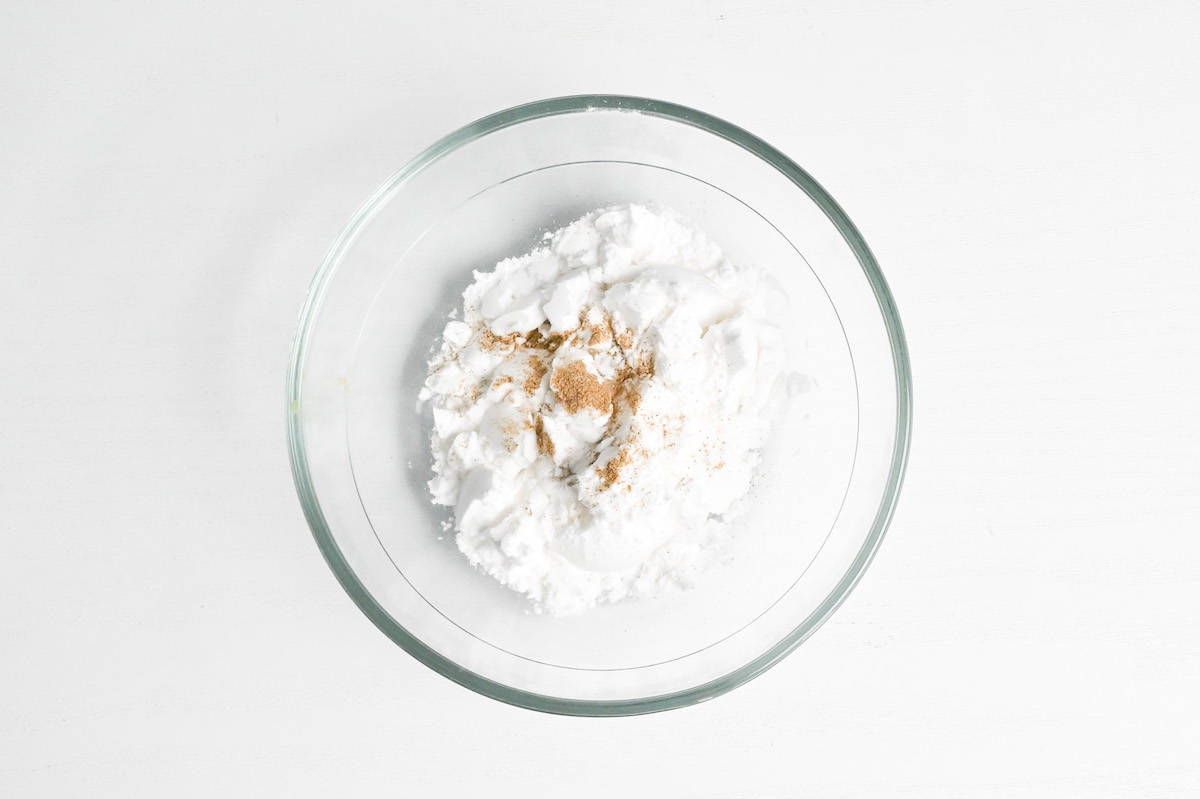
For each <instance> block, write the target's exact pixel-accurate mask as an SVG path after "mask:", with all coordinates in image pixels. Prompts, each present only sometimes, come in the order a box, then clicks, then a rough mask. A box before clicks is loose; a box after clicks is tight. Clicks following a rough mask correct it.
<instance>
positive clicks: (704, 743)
mask: <svg viewBox="0 0 1200 799" xmlns="http://www.w3.org/2000/svg"><path fill="white" fill-rule="evenodd" d="M1198 30H1200V11H1198V6H1197V4H1195V3H1193V2H1177V3H1163V2H1160V3H1140V2H1129V3H1113V2H1105V3H1084V2H1079V3H1067V4H1063V3H1044V2H1017V3H1014V2H989V3H982V2H978V3H943V2H904V3H898V2H878V3H860V2H844V1H843V2H824V3H797V2H795V0H784V1H781V2H769V3H767V2H760V3H749V2H733V1H732V0H730V1H728V2H695V0H687V1H686V2H684V1H683V0H679V1H677V2H669V3H668V2H651V1H649V0H637V2H614V0H608V2H603V3H601V2H597V3H578V2H576V3H563V2H548V1H545V0H538V2H509V1H505V2H490V3H487V2H469V3H468V2H463V1H462V0H458V2H448V3H439V4H436V5H435V4H430V5H428V6H425V5H417V4H413V3H398V2H394V0H392V1H389V2H378V3H370V4H367V3H340V2H320V3H315V2H260V3H230V2H203V3H199V2H197V3H191V2H141V3H132V2H103V3H62V2H50V0H37V1H33V0H29V1H26V0H8V2H5V3H4V4H3V7H2V8H0V255H2V258H3V265H2V266H0V270H2V271H0V275H2V277H3V283H2V285H0V375H2V376H3V378H2V379H3V383H2V384H0V386H2V390H0V413H2V421H0V529H2V530H3V540H2V543H3V550H2V552H0V795H4V796H7V797H43V796H46V797H68V796H122V797H129V796H138V797H141V796H153V797H158V796H172V797H179V796H188V797H190V796H197V797H211V796H230V795H232V796H276V795H278V796H284V795H286V796H316V795H331V796H385V795H390V796H434V795H446V796H487V797H504V796H521V797H527V796H533V797H536V796H548V795H552V793H553V795H563V796H572V797H614V796H638V797H640V796H655V797H657V796H662V797H704V798H706V799H707V798H710V797H711V798H716V797H721V798H722V799H735V798H738V799H740V798H741V797H754V798H758V797H794V796H802V795H803V796H815V797H885V796H886V797H919V799H927V798H928V797H937V796H947V797H961V796H972V797H1011V796H1046V797H1109V796H1130V797H1153V796H1185V795H1192V796H1194V795H1196V794H1197V792H1198V791H1200V621H1198V619H1197V606H1198V604H1200V577H1198V576H1197V566H1198V565H1200V543H1198V538H1197V536H1198V534H1200V485H1198V481H1197V477H1198V471H1200V470H1198V468H1197V454H1198V452H1200V422H1198V420H1197V406H1198V405H1200V403H1198V402H1197V399H1196V396H1195V395H1196V392H1197V389H1198V388H1200V379H1198V378H1197V369H1198V368H1200V357H1198V356H1200V272H1198V269H1197V266H1198V261H1200V259H1198V256H1200V245H1198V244H1197V230H1196V228H1197V223H1198V222H1200V192H1198V188H1197V186H1198V185H1200V156H1198V155H1197V152H1198V147H1197V140H1198V139H1200V130H1198V127H1200V125H1198V121H1200V111H1198V103H1200V90H1198V76H1200V48H1198V47H1197V44H1196V34H1197V31H1198ZM578 92H619V93H631V94H640V95H646V96H651V97H658V98H661V99H667V100H673V101H676V102H681V103H684V104H688V105H693V106H695V107H697V108H700V109H703V110H706V111H709V112H711V113H714V114H717V115H718V116H721V117H724V118H726V119H729V120H732V121H734V122H736V123H738V124H741V125H743V126H744V127H746V128H748V129H750V130H751V131H753V132H755V133H757V134H759V135H761V136H762V137H764V138H765V139H767V140H768V141H770V142H772V143H773V144H775V145H776V146H778V147H779V148H780V149H782V150H784V151H785V152H787V153H789V154H790V155H792V156H793V157H794V158H795V159H796V160H797V161H799V162H800V163H801V164H802V165H803V166H805V167H806V168H808V169H809V170H811V171H812V173H813V174H814V175H815V176H816V177H817V179H818V180H820V181H821V182H822V183H823V184H824V185H825V186H826V187H827V188H828V189H829V190H830V191H831V192H832V193H833V195H834V196H835V197H837V198H838V200H839V201H840V202H841V203H842V204H843V205H844V206H845V208H846V209H847V211H848V212H849V214H850V216H851V217H852V218H853V219H854V220H855V221H856V222H857V223H858V225H859V227H860V228H861V229H862V231H863V233H864V235H865V236H866V238H867V240H868V241H869V242H870V243H871V245H872V247H873V248H874V251H875V253H876V255H877V256H878V258H879V261H880V262H881V264H882V265H883V268H884V271H885V273H886V275H887V277H888V279H889V281H890V282H891V286H892V288H893V291H894V292H895V295H896V300H897V303H898V305H899V308H900V311H901V315H902V317H903V319H904V323H905V325H906V328H907V331H908V335H909V343H910V345H911V349H912V358H913V368H914V374H915V386H916V392H915V394H916V423H915V430H914V443H913V449H912V460H911V465H910V468H909V472H908V479H907V483H906V486H905V489H904V493H903V496H902V497H901V502H900V507H899V511H898V513H897V516H896V519H895V522H894V524H893V526H892V529H891V532H890V533H889V535H888V537H887V539H886V540H885V542H884V546H883V548H882V550H881V552H880V554H879V557H878V558H877V560H876V561H875V563H874V565H873V566H872V568H871V569H870V571H869V572H868V573H867V576H866V578H865V579H864V581H863V582H862V584H861V586H860V587H859V588H858V589H857V591H856V592H855V593H854V594H853V595H852V596H851V598H850V600H849V601H848V602H847V603H846V605H845V606H844V607H843V608H842V609H841V611H839V612H838V614H837V615H836V616H835V617H834V618H833V620H832V621H831V622H830V623H829V624H828V625H826V626H825V627H824V628H823V629H822V630H821V631H820V632H819V633H818V634H817V635H816V636H815V637H814V638H813V639H811V640H810V641H809V642H808V643H806V644H805V645H804V646H802V647H801V648H800V649H799V650H798V651H797V652H796V653H794V654H793V655H792V656H791V657H789V658H788V659H786V660H785V661H784V662H783V663H781V664H780V665H778V666H777V667H775V668H774V669H773V670H772V671H770V672H768V673H767V674H766V675H764V676H762V677H760V678H759V679H757V680H755V681H753V682H752V683H750V684H748V685H746V686H744V687H742V688H740V689H738V690H736V691H734V692H733V693H731V694H729V695H727V696H724V697H722V698H720V699H717V700H714V701H712V702H709V703H706V704H703V705H701V706H697V707H692V708H688V709H684V710H677V711H673V712H670V713H666V714H660V715H656V716H649V717H641V718H629V719H610V720H590V719H571V718H557V717H551V716H545V715H540V714H536V713H532V712H528V711H523V710H518V709H515V708H510V707H507V706H504V705H501V704H499V703H497V702H494V701H491V700H487V699H483V698H481V697H478V696H475V695H474V694H472V693H470V692H468V691H466V690H465V689H462V688H460V687H458V686H456V685H454V684H452V683H450V682H449V681H447V680H445V679H443V678H441V677H439V676H437V675H436V674H434V673H433V672H431V671H428V670H426V669H425V668H424V667H423V666H421V665H419V664H418V663H417V662H416V661H414V660H413V659H411V658H410V657H409V656H407V655H406V654H405V653H404V652H402V651H401V650H400V649H398V648H397V647H396V646H394V645H393V644H392V643H390V642H389V641H388V640H387V639H386V638H385V637H384V636H383V635H381V634H380V633H378V632H377V631H376V630H375V629H374V628H373V627H372V626H371V624H370V623H369V622H368V621H367V620H366V619H365V618H364V617H363V616H362V615H361V614H360V613H359V612H358V610H357V609H356V608H355V607H354V606H353V604H352V603H351V602H350V600H349V599H348V598H347V597H346V596H345V595H344V594H343V592H342V589H341V588H340V587H339V586H338V584H337V582H336V581H335V580H334V578H333V577H332V575H331V574H330V573H329V571H328V569H327V568H326V566H325V564H324V562H323V561H322V560H321V557H320V555H319V554H318V552H317V549H316V547H315V545H314V544H313V542H312V540H311V537H310V535H309V532H308V530H307V528H306V526H305V524H304V521H303V518H302V516H301V514H300V511H299V507H298V503H297V501H296V499H295V496H294V494H293V490H292V485H291V479H290V476H289V473H288V468H287V458H286V455H285V449H284V423H283V410H284V402H283V387H284V380H283V378H284V371H285V368H286V360H287V355H288V348H289V343H290V338H291V335H292V330H293V325H294V323H295V319H296V315H297V312H298V309H299V307H300V304H301V301H302V300H303V298H304V294H305V290H306V287H307V284H308V281H309V278H310V276H311V275H312V273H313V271H314V270H315V268H316V266H317V265H318V263H319V261H320V259H321V256H322V255H323V253H324V251H325V248H326V247H327V245H328V244H329V242H330V241H331V240H332V238H333V237H334V235H335V234H336V233H337V232H338V230H339V229H340V227H341V226H342V224H343V223H344V222H345V221H346V219H347V218H348V216H349V215H350V213H351V212H352V211H353V210H354V209H355V208H357V206H358V205H359V203H360V202H361V201H362V200H363V199H364V198H365V197H366V196H367V195H368V194H369V193H370V192H371V191H373V190H374V188H375V187H376V186H377V184H379V183H380V182H381V181H382V180H383V179H384V178H385V177H386V176H387V175H388V174H389V173H390V172H391V171H393V170H394V169H396V168H397V167H399V166H400V165H401V164H402V163H403V162H404V161H405V160H406V159H407V158H408V157H410V156H411V155H413V154H414V153H415V152H416V151H417V150H419V149H420V148H422V147H424V146H425V145H427V144H429V143H430V142H432V141H433V140H434V139H436V138H437V137H439V136H440V135H442V134H443V133H445V132H447V131H449V130H451V129H452V128H455V127H457V126H459V125H462V124H464V123H466V122H468V121H470V120H472V119H474V118H476V117H478V116H481V115H484V114H486V113H489V112H491V111H494V110H497V109H500V108H503V107H506V106H509V105H513V104H516V103H519V102H524V101H528V100H534V99H539V98H542V97H547V96H554V95H562V94H571V93H578Z"/></svg>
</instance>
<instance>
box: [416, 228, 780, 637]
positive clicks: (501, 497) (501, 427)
mask: <svg viewBox="0 0 1200 799" xmlns="http://www.w3.org/2000/svg"><path fill="white" fill-rule="evenodd" d="M778 303H779V297H778V293H777V290H776V289H775V288H773V284H772V283H771V282H770V281H768V280H767V279H766V278H765V277H764V276H763V274H762V273H761V272H759V271H758V270H754V269H749V268H745V267H738V266H735V265H734V264H732V263H730V262H729V261H728V260H727V259H726V258H725V256H724V255H723V253H722V252H721V250H720V249H719V248H718V247H717V246H716V245H715V244H713V243H712V242H711V241H709V240H708V239H707V237H705V236H704V234H702V233H701V232H699V231H698V230H696V229H695V228H693V227H691V226H690V225H689V224H687V223H686V222H685V221H684V220H682V219H681V218H680V217H679V216H678V215H676V214H673V213H671V212H668V211H662V210H654V209H650V208H647V207H643V206H640V205H628V206H621V207H616V208H606V209H601V210H598V211H593V212H592V213H590V214H587V215H586V216H584V217H583V218H581V219H579V220H577V221H575V222H573V223H571V224H570V225H567V226H566V227H564V228H562V229H561V230H558V231H555V232H554V233H548V234H546V236H545V237H544V239H543V242H542V245H541V246H539V247H538V248H536V249H535V250H533V251H532V252H530V253H528V254H526V255H523V256H520V257H517V258H508V259H505V260H503V261H501V262H500V263H498V264H497V265H496V266H495V268H494V269H492V270H490V271H486V272H481V271H477V272H475V273H474V282H472V283H471V285H470V286H468V287H467V289H466V291H465V292H464V294H463V302H462V317H461V319H454V320H452V321H450V322H448V323H447V324H446V327H445V330H444V331H443V333H442V339H441V343H440V346H439V348H438V350H437V352H436V354H435V355H434V356H433V358H432V360H431V361H430V362H429V374H428V377H427V378H426V381H425V385H424V387H423V388H422V390H421V401H422V403H428V404H429V406H431V408H432V414H433V433H432V441H431V446H432V452H433V468H434V474H435V477H434V478H433V480H431V481H430V484H429V490H430V492H431V495H432V498H433V501H434V502H435V503H437V504H441V505H448V506H450V507H452V508H453V509H454V519H455V521H454V525H455V529H456V541H457V543H458V547H459V549H460V550H461V551H462V552H463V554H464V555H466V556H467V558H468V559H469V560H470V561H471V563H473V564H475V565H476V566H477V567H479V568H480V569H482V570H483V571H485V572H486V573H488V574H489V575H491V576H492V577H494V578H496V579H497V580H499V581H500V582H501V583H503V584H504V585H506V586H508V587H509V588H512V589H514V590H516V591H519V592H521V593H522V594H524V595H526V596H527V597H528V598H529V599H530V600H531V601H532V603H533V608H534V609H535V610H536V611H538V612H547V613H551V614H555V615H566V614H571V613H578V612H580V611H583V610H586V609H588V608H591V607H593V606H595V605H597V604H601V603H607V602H616V601H620V600H623V599H627V598H631V597H639V596H650V595H653V594H655V593H657V592H659V591H660V590H662V589H664V588H667V587H670V586H681V587H687V586H689V585H691V584H693V582H694V580H695V578H696V575H697V574H698V573H699V572H700V571H701V570H703V569H704V568H706V567H707V566H708V565H709V564H710V563H711V562H712V561H714V560H715V559H717V558H718V557H720V556H721V555H722V554H723V551H724V545H725V543H726V541H727V539H728V537H729V534H730V525H731V522H732V521H733V520H734V519H735V518H736V516H737V514H738V512H739V510H740V506H741V505H742V502H743V499H744V498H745V496H746V494H747V492H748V491H749V490H750V487H751V483H752V480H753V478H754V475H755V471H756V469H757V467H758V463H759V459H760V451H761V449H762V447H763V444H764V441H765V439H766V436H767V434H768V432H769V429H770V423H771V413H770V412H769V411H770V410H771V408H772V406H773V405H774V401H773V400H774V398H775V396H776V395H777V394H778V391H779V387H780V385H781V383H782V382H784V381H783V380H782V379H781V374H782V370H783V347H782V344H783V342H782V341H781V334H780V331H779V328H778V326H777V325H776V324H775V323H774V322H773V321H772V320H771V315H770V312H769V309H777V308H778V307H779V305H778ZM776 312H777V311H776Z"/></svg>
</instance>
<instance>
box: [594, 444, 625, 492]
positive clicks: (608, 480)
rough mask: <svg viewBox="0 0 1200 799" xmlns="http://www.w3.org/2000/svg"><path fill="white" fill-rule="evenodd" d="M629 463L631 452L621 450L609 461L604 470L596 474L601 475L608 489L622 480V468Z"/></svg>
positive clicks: (601, 479) (597, 471) (599, 470)
mask: <svg viewBox="0 0 1200 799" xmlns="http://www.w3.org/2000/svg"><path fill="white" fill-rule="evenodd" d="M627 463H629V450H627V449H621V450H619V451H618V452H617V454H616V455H614V456H612V457H611V458H609V459H608V463H606V464H604V466H603V468H600V469H597V470H596V473H597V474H599V475H600V481H601V482H602V483H604V485H605V487H608V486H611V485H612V484H613V483H615V482H617V480H619V479H620V478H621V467H623V466H625V465H626V464H627Z"/></svg>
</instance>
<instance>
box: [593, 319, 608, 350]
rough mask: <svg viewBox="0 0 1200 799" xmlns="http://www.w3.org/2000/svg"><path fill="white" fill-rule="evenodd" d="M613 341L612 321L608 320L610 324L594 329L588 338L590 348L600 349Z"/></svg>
mask: <svg viewBox="0 0 1200 799" xmlns="http://www.w3.org/2000/svg"><path fill="white" fill-rule="evenodd" d="M610 341H612V320H608V324H607V325H605V326H604V327H593V328H592V334H591V336H589V337H588V346H589V347H600V346H603V345H605V344H607V343H608V342H610Z"/></svg>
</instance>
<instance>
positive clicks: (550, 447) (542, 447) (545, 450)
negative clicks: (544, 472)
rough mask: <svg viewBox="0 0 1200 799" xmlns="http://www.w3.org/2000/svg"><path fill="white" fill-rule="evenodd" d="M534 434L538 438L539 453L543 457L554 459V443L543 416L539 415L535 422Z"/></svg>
mask: <svg viewBox="0 0 1200 799" xmlns="http://www.w3.org/2000/svg"><path fill="white" fill-rule="evenodd" d="M533 434H534V436H535V437H536V438H537V448H538V452H540V453H542V454H543V455H549V456H550V457H551V458H553V457H554V441H553V440H552V439H551V438H550V434H549V433H547V432H546V428H545V426H544V423H543V422H542V415H541V414H540V413H539V414H538V415H537V418H535V419H534V421H533Z"/></svg>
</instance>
